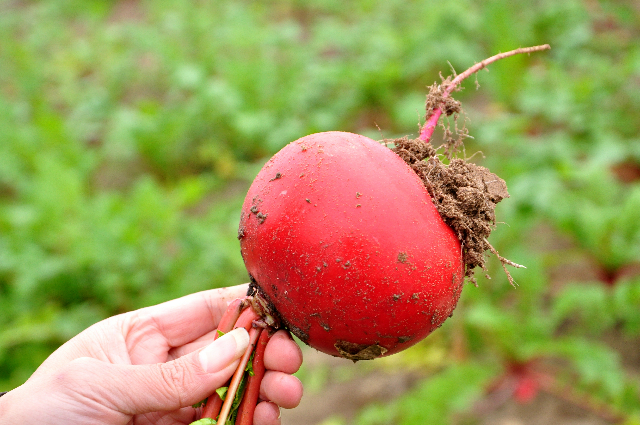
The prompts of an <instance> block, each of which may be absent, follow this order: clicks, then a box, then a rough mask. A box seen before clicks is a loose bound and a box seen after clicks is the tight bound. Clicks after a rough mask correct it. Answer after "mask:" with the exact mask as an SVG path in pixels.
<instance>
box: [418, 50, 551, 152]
mask: <svg viewBox="0 0 640 425" xmlns="http://www.w3.org/2000/svg"><path fill="white" fill-rule="evenodd" d="M548 49H551V46H549V45H548V44H543V45H541V46H533V47H521V48H519V49H515V50H511V51H509V52H504V53H498V54H497V55H494V56H491V57H490V58H487V59H485V60H483V61H482V62H479V63H477V64H475V65H473V66H472V67H471V68H469V69H467V70H466V71H464V72H463V73H462V74H459V75H458V76H456V78H454V79H453V80H452V81H451V83H449V84H448V85H447V87H446V88H445V89H444V93H443V94H442V97H443V98H447V97H449V96H450V95H451V92H452V91H453V90H454V89H455V88H456V87H457V86H458V85H459V84H460V83H461V82H462V81H463V80H464V79H465V78H467V77H469V76H470V75H473V74H475V73H476V72H478V71H480V70H481V69H483V68H485V67H486V66H487V65H489V64H492V63H493V62H496V61H499V60H500V59H504V58H506V57H509V56H514V55H517V54H521V53H532V52H539V51H541V50H548ZM427 113H428V111H427ZM440 115H442V108H440V107H437V108H435V109H434V110H433V113H432V114H431V115H430V116H428V117H427V122H426V124H425V125H424V127H422V130H421V131H420V136H419V139H420V140H422V141H423V142H425V143H429V140H430V139H431V135H432V134H433V130H434V129H435V128H436V125H438V119H440Z"/></svg>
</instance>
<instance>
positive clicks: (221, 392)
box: [216, 387, 229, 401]
mask: <svg viewBox="0 0 640 425" xmlns="http://www.w3.org/2000/svg"><path fill="white" fill-rule="evenodd" d="M228 390H229V387H220V388H218V389H217V390H216V394H218V396H219V397H220V399H221V400H222V401H224V398H225V397H226V396H227V391H228Z"/></svg>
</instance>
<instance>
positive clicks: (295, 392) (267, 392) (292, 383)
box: [260, 370, 302, 409]
mask: <svg viewBox="0 0 640 425" xmlns="http://www.w3.org/2000/svg"><path fill="white" fill-rule="evenodd" d="M260 398H261V399H262V400H269V401H272V402H274V403H276V404H277V405H278V406H280V407H284V408H285V409H293V408H294V407H296V406H297V405H298V404H300V400H301V399H302V383H301V382H300V380H299V379H298V378H296V377H295V376H293V375H289V374H287V373H283V372H275V371H271V370H268V371H267V373H265V375H264V378H262V384H261V385H260Z"/></svg>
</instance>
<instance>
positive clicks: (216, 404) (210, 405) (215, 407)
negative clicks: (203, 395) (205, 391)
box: [202, 393, 222, 419]
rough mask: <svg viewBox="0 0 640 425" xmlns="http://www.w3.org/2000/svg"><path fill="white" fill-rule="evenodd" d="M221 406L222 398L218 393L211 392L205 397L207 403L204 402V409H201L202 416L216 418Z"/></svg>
mask: <svg viewBox="0 0 640 425" xmlns="http://www.w3.org/2000/svg"><path fill="white" fill-rule="evenodd" d="M221 408H222V399H221V398H220V396H219V395H218V393H213V394H211V395H210V396H209V398H208V399H207V404H205V405H204V409H202V418H211V419H215V418H217V417H218V414H219V413H220V409H221Z"/></svg>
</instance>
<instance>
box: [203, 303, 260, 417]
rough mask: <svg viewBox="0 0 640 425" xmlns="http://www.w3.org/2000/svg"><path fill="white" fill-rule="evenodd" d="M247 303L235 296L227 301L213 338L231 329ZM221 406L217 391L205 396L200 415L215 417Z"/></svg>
mask: <svg viewBox="0 0 640 425" xmlns="http://www.w3.org/2000/svg"><path fill="white" fill-rule="evenodd" d="M248 305H249V303H247V302H246V297H245V298H236V299H235V300H233V301H231V302H230V303H229V306H228V307H227V309H226V310H225V312H224V314H223V315H222V318H220V323H218V329H217V330H216V333H215V335H214V337H213V339H214V340H215V339H217V338H218V336H219V335H220V332H222V333H223V334H225V333H227V332H229V331H231V330H232V329H233V327H234V325H235V324H236V323H237V321H238V318H239V317H240V314H241V313H242V311H243V310H245V309H246V307H247V306H248ZM221 407H222V399H221V398H220V396H219V395H218V393H215V392H214V393H213V394H211V395H210V396H209V397H208V398H207V402H206V404H205V405H204V408H203V409H202V417H203V418H211V419H215V418H216V417H217V416H218V414H219V413H220V408H221Z"/></svg>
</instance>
